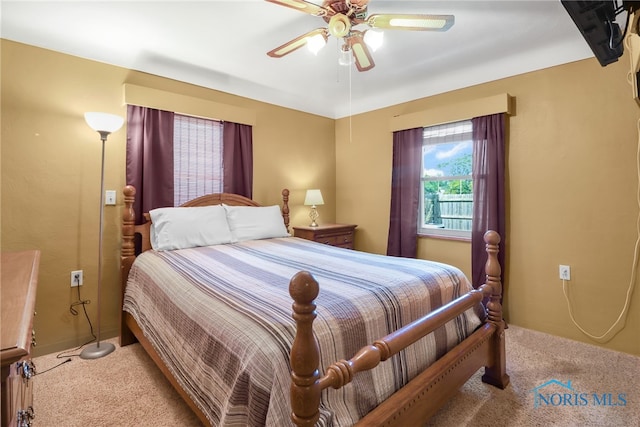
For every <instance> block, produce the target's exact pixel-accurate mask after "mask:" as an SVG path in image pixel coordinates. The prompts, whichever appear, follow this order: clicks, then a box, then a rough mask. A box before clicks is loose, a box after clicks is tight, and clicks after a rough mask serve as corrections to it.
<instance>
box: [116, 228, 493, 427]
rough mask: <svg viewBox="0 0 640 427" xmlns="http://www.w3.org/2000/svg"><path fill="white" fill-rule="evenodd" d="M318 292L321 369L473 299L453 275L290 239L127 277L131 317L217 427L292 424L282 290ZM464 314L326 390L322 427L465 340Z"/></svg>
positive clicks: (167, 262)
mask: <svg viewBox="0 0 640 427" xmlns="http://www.w3.org/2000/svg"><path fill="white" fill-rule="evenodd" d="M301 270H306V271H308V272H310V273H311V274H313V276H314V277H315V279H316V280H317V281H318V283H319V284H320V294H319V296H318V298H317V299H316V304H317V310H316V311H317V318H316V320H315V322H314V333H315V335H316V338H317V340H318V343H319V347H320V353H321V355H320V369H321V374H323V371H322V370H323V369H324V368H325V367H327V366H329V365H330V364H332V363H334V362H336V361H338V360H340V359H348V358H350V357H352V356H353V355H354V354H355V353H356V352H357V351H358V350H359V349H360V348H361V347H363V346H365V345H368V344H371V343H372V342H373V341H375V340H376V339H379V338H382V337H384V336H385V335H387V334H389V333H391V332H393V331H394V330H396V329H398V328H400V327H402V326H404V325H406V324H408V323H410V322H411V321H414V320H416V319H418V318H419V317H421V316H423V315H424V314H426V313H428V312H430V311H431V310H434V309H436V308H438V307H440V306H442V305H444V304H446V303H447V302H449V301H451V300H452V299H455V298H456V297H458V296H460V295H462V294H464V293H466V292H468V291H470V290H471V289H472V287H471V285H470V284H469V282H468V280H467V278H466V277H465V276H464V274H463V273H462V272H461V271H460V270H459V269H457V268H455V267H452V266H449V265H445V264H441V263H436V262H430V261H425V260H416V259H408V258H397V257H388V256H383V255H376V254H370V253H365V252H358V251H353V250H348V249H342V248H336V247H332V246H328V245H323V244H320V243H315V242H311V241H308V240H303V239H299V238H296V237H286V238H277V239H265V240H252V241H246V242H240V243H234V244H225V245H217V246H207V247H199V248H191V249H181V250H175V251H164V252H156V251H153V250H151V251H146V252H144V253H142V254H141V255H140V256H138V257H137V258H136V260H135V262H134V264H133V266H132V268H131V271H130V274H129V278H128V282H127V289H126V292H125V296H124V310H125V311H127V312H129V313H130V314H131V315H132V316H133V317H134V319H135V320H136V321H137V323H138V325H139V326H140V328H141V329H142V331H143V333H144V334H145V336H146V337H147V338H148V339H149V341H150V342H151V344H152V345H153V346H154V348H155V349H156V351H157V352H158V354H159V355H160V357H161V358H162V359H163V361H164V363H165V364H166V366H167V367H168V369H169V370H170V371H171V372H172V374H173V376H174V377H175V378H176V379H177V381H178V382H179V383H180V385H181V386H182V388H183V389H184V390H185V391H186V392H187V393H188V394H189V395H190V396H191V398H192V400H193V402H194V403H195V404H196V405H197V406H198V407H199V408H200V409H201V410H202V411H203V413H204V414H205V415H206V416H207V418H208V420H209V421H210V422H211V424H212V425H215V426H232V425H237V426H264V425H267V426H278V427H279V426H283V425H290V418H289V417H290V412H291V411H290V404H289V402H290V397H289V387H290V365H289V351H290V349H291V344H292V342H293V338H294V334H295V323H294V321H293V319H292V316H291V313H292V309H291V306H292V299H291V297H290V295H289V291H288V288H289V281H290V280H291V277H293V275H294V274H295V273H297V272H298V271H301ZM482 313H483V310H482V307H481V306H478V307H474V308H472V309H469V310H467V311H466V312H465V313H464V314H463V315H461V316H458V317H457V318H456V319H454V320H452V321H450V322H449V323H447V324H446V325H445V326H443V327H441V328H440V329H438V330H436V331H435V332H434V333H432V334H430V335H428V336H427V337H424V338H423V339H421V340H419V341H418V342H416V343H415V344H414V345H412V346H411V347H409V348H408V349H406V350H404V351H402V352H400V353H399V354H397V355H395V356H394V357H392V358H391V359H389V360H388V361H386V362H383V363H381V364H380V365H379V366H377V367H376V368H374V369H373V370H371V371H367V372H362V373H360V374H358V375H357V376H356V377H355V379H354V381H353V382H352V383H350V384H348V385H346V386H345V387H343V388H341V389H339V390H334V389H328V390H325V391H323V393H322V397H321V407H320V412H321V416H320V421H319V425H324V426H348V425H352V424H353V423H354V422H356V421H357V420H358V419H360V418H361V417H363V416H364V415H365V414H366V413H367V412H369V411H370V410H371V409H373V408H375V407H376V406H377V405H378V404H379V403H380V402H382V401H383V400H385V399H386V398H387V397H389V396H390V395H391V394H392V393H393V392H394V391H396V390H398V389H399V388H401V387H402V386H403V385H405V384H406V383H407V382H409V381H410V380H411V379H412V378H413V377H415V376H416V375H417V374H418V373H419V372H421V371H422V370H423V369H424V368H425V367H426V366H428V365H429V364H431V363H432V362H433V361H435V360H436V359H437V358H439V357H440V356H442V355H443V354H445V353H446V352H447V351H448V350H449V349H451V348H452V347H454V346H455V345H456V344H457V343H459V342H460V341H461V340H463V339H464V338H465V337H467V336H468V335H469V334H471V333H472V332H473V331H474V330H475V329H476V328H477V327H478V326H479V325H480V324H481V319H480V316H482Z"/></svg>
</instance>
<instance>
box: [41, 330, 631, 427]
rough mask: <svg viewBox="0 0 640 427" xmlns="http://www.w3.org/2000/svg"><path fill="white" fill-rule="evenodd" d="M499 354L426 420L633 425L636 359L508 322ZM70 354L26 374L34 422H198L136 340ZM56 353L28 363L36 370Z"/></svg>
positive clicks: (156, 425) (479, 426)
mask: <svg viewBox="0 0 640 427" xmlns="http://www.w3.org/2000/svg"><path fill="white" fill-rule="evenodd" d="M111 342H115V340H111ZM507 358H508V364H507V369H508V373H509V375H510V376H511V384H510V385H509V387H507V389H505V390H498V389H496V388H494V387H491V386H487V385H485V384H483V383H482V382H481V381H480V375H481V372H478V373H477V374H476V375H475V376H474V377H473V378H471V379H470V380H469V381H468V382H467V384H465V386H464V387H463V388H462V389H461V390H460V392H459V393H458V395H457V396H456V397H455V398H453V399H452V400H451V401H450V402H449V403H448V404H447V405H446V406H445V407H444V408H442V410H441V411H440V412H439V413H438V414H437V415H436V416H435V417H434V418H433V419H432V420H430V421H429V422H428V423H427V425H428V426H444V427H448V426H451V427H454V426H455V427H459V426H465V425H469V426H475V427H483V426H491V427H500V426H545V427H546V426H562V427H568V426H571V427H573V426H576V427H583V426H598V427H607V426H611V427H626V426H630V427H637V426H640V358H639V357H635V356H631V355H628V354H624V353H618V352H613V351H609V350H603V349H601V348H599V347H596V346H591V345H588V344H583V343H579V342H575V341H570V340H566V339H562V338H558V337H554V336H551V335H546V334H542V333H538V332H534V331H530V330H527V329H523V328H519V327H516V326H510V328H509V329H508V330H507ZM72 359H73V360H72V361H71V362H69V363H65V364H63V365H61V366H59V367H57V368H55V369H53V370H51V371H49V372H45V373H42V374H40V375H36V377H35V378H34V394H35V397H34V406H35V410H36V419H35V421H34V423H33V425H34V426H35V427H49V426H66V427H74V426H110V427H111V426H143V427H146V426H153V427H164V426H187V427H188V426H199V425H200V424H199V423H198V420H197V419H196V418H195V416H193V414H192V413H191V411H190V410H189V408H188V407H187V405H186V404H185V403H184V402H182V400H181V399H180V397H179V396H178V395H177V394H176V393H175V392H174V391H173V389H172V388H171V386H170V385H169V383H168V382H167V381H166V380H165V379H164V377H162V374H161V373H160V371H159V370H158V369H157V368H156V367H155V366H154V365H153V362H152V361H151V359H149V357H148V356H147V355H146V354H145V353H144V351H143V350H142V348H141V347H140V346H139V345H138V344H135V345H132V346H127V347H124V348H120V347H117V348H116V351H115V352H114V353H112V354H110V355H108V356H106V357H104V358H102V359H97V360H82V359H80V358H78V357H73V358H72ZM62 360H64V359H56V357H55V355H47V356H42V357H38V358H36V359H35V363H36V367H37V370H38V372H43V371H45V370H46V369H48V368H50V367H52V366H55V365H56V364H58V363H60V362H61V361H62ZM568 382H570V384H568ZM547 383H548V384H547ZM560 383H561V384H560ZM545 384H547V385H546V386H545ZM541 386H544V387H541ZM567 386H569V387H570V389H569V388H567ZM537 387H541V388H539V389H538V392H539V394H540V395H541V396H536V392H535V391H534V389H536V388H537ZM594 395H595V396H594ZM536 397H537V398H538V399H537V402H538V405H537V407H536Z"/></svg>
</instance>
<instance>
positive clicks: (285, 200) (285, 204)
mask: <svg viewBox="0 0 640 427" xmlns="http://www.w3.org/2000/svg"><path fill="white" fill-rule="evenodd" d="M282 218H283V219H284V226H285V227H286V228H287V231H289V189H287V188H285V189H284V190H282Z"/></svg>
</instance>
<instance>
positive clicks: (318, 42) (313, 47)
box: [307, 34, 327, 55]
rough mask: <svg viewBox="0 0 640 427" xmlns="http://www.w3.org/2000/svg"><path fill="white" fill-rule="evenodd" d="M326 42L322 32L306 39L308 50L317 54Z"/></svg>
mask: <svg viewBox="0 0 640 427" xmlns="http://www.w3.org/2000/svg"><path fill="white" fill-rule="evenodd" d="M326 44H327V39H326V38H325V37H324V36H323V35H322V34H316V35H314V36H312V37H309V38H308V39H307V49H309V52H311V53H313V54H314V55H317V54H318V52H319V51H320V49H322V48H323V47H324V45H326Z"/></svg>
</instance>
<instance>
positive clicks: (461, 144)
mask: <svg viewBox="0 0 640 427" xmlns="http://www.w3.org/2000/svg"><path fill="white" fill-rule="evenodd" d="M472 138H473V134H472V127H471V121H463V122H456V123H448V124H444V125H438V126H432V127H428V128H425V129H424V142H423V145H422V180H421V185H420V187H421V188H420V191H421V196H422V197H421V198H420V200H421V203H420V212H419V215H418V228H419V232H420V233H421V234H430V235H442V236H458V237H470V235H471V220H472V218H473V179H472V175H471V168H472V164H473V139H472Z"/></svg>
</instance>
